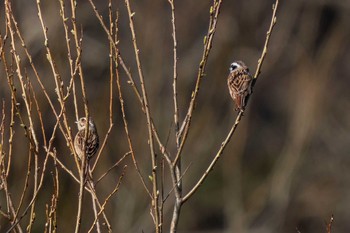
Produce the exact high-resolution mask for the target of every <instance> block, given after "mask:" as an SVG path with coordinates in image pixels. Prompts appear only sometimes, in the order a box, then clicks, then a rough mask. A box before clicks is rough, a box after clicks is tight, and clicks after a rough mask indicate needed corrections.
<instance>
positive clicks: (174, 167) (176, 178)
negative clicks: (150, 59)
mask: <svg viewBox="0 0 350 233" xmlns="http://www.w3.org/2000/svg"><path fill="white" fill-rule="evenodd" d="M168 2H169V4H170V8H171V25H172V37H173V51H174V57H173V62H174V64H173V101H174V123H175V136H176V137H175V140H176V149H177V150H179V148H180V138H181V137H180V136H179V113H178V103H177V39H176V25H175V5H174V0H168ZM168 164H169V169H170V170H171V173H172V174H173V175H172V181H173V186H174V189H175V203H174V209H173V215H172V219H171V223H170V232H171V233H174V232H176V229H177V225H178V222H179V217H180V212H181V206H182V179H181V173H182V171H181V158H178V160H177V161H176V163H175V164H172V163H171V162H170V163H168Z"/></svg>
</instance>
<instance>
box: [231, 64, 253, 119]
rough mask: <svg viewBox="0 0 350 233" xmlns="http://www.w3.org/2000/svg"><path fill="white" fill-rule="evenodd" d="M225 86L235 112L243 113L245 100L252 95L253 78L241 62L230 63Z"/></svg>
mask: <svg viewBox="0 0 350 233" xmlns="http://www.w3.org/2000/svg"><path fill="white" fill-rule="evenodd" d="M229 70H230V73H229V75H228V78H227V85H228V89H229V92H230V95H231V97H232V99H233V101H234V103H235V111H237V110H239V111H242V112H243V111H244V109H245V106H246V104H247V99H248V96H249V95H250V94H252V83H253V76H252V75H251V74H250V73H249V68H248V67H247V66H246V65H245V64H244V62H242V61H235V62H232V63H231V65H230V69H229Z"/></svg>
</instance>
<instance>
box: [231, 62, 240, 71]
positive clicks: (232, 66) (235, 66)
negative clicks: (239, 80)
mask: <svg viewBox="0 0 350 233" xmlns="http://www.w3.org/2000/svg"><path fill="white" fill-rule="evenodd" d="M237 68H238V66H237V65H236V64H235V63H232V64H231V65H230V71H231V72H232V71H234V70H235V69H237Z"/></svg>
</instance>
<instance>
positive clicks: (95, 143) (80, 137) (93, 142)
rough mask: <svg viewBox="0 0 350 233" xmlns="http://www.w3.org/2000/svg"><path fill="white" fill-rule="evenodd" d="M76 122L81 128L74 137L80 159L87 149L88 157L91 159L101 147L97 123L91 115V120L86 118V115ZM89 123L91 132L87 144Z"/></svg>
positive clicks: (86, 154)
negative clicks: (86, 134)
mask: <svg viewBox="0 0 350 233" xmlns="http://www.w3.org/2000/svg"><path fill="white" fill-rule="evenodd" d="M75 123H77V125H78V130H79V131H78V133H77V135H76V136H75V138H74V148H75V151H76V152H77V154H78V156H79V158H80V160H82V159H83V156H84V150H85V151H86V153H85V156H86V159H87V160H88V161H89V160H90V159H91V158H92V157H93V156H94V155H95V153H96V152H97V150H98V147H99V138H98V134H97V129H96V125H95V123H94V121H93V120H92V118H91V117H89V121H87V120H86V117H82V118H80V119H79V120H78V121H76V122H75ZM87 124H89V132H88V136H87V140H86V145H85V130H86V126H87Z"/></svg>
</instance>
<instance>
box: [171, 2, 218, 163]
mask: <svg viewBox="0 0 350 233" xmlns="http://www.w3.org/2000/svg"><path fill="white" fill-rule="evenodd" d="M221 4H222V0H214V1H213V5H212V6H211V7H210V20H209V28H208V32H207V35H206V37H205V38H204V48H203V55H202V60H201V61H200V63H199V68H198V74H197V81H196V86H195V88H194V91H193V92H192V95H191V101H190V104H189V107H188V110H187V114H186V117H185V119H184V120H183V122H182V124H181V128H180V129H179V133H178V135H177V137H178V139H177V140H178V141H180V146H179V148H178V150H177V153H176V156H175V159H174V162H173V164H176V163H177V161H178V159H179V158H180V155H181V152H182V149H183V147H184V145H185V141H186V138H187V134H188V130H189V128H190V125H191V120H192V114H193V110H194V107H195V103H196V100H197V96H198V92H199V87H200V84H201V81H202V78H203V76H204V71H205V67H206V64H207V61H208V57H209V53H210V50H211V47H212V43H213V39H214V35H215V31H216V26H217V22H218V16H219V13H220V8H221Z"/></svg>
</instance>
